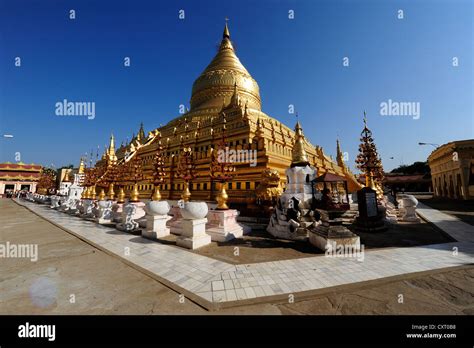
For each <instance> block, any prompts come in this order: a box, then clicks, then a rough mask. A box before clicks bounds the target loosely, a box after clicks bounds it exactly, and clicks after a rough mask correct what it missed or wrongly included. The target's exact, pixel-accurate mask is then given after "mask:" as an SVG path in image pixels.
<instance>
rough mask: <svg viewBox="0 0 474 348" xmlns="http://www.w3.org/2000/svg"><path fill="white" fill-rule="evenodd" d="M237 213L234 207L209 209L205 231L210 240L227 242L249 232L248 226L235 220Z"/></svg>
mask: <svg viewBox="0 0 474 348" xmlns="http://www.w3.org/2000/svg"><path fill="white" fill-rule="evenodd" d="M239 214H240V213H239V211H238V210H236V209H228V210H209V213H208V214H207V219H208V222H207V224H206V233H207V234H208V235H210V236H211V239H212V241H214V242H227V241H229V240H232V239H234V238H241V237H242V236H243V235H244V234H247V233H249V232H250V231H251V228H250V227H248V226H246V225H243V224H240V223H238V222H237V216H239Z"/></svg>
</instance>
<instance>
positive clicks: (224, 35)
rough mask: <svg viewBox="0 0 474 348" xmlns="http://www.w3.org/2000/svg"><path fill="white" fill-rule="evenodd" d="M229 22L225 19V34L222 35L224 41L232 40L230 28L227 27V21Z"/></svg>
mask: <svg viewBox="0 0 474 348" xmlns="http://www.w3.org/2000/svg"><path fill="white" fill-rule="evenodd" d="M228 20H229V19H228V18H226V19H225V27H224V34H223V35H222V38H223V39H225V38H227V39H230V32H229V27H228V26H227V21H228Z"/></svg>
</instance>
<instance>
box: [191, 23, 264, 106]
mask: <svg viewBox="0 0 474 348" xmlns="http://www.w3.org/2000/svg"><path fill="white" fill-rule="evenodd" d="M235 85H236V86H237V92H238V94H239V96H240V99H241V100H242V101H243V102H244V104H245V102H248V107H249V108H252V109H256V110H261V100H260V92H259V87H258V84H257V82H256V81H255V80H254V79H253V78H252V76H251V75H250V74H249V72H248V71H247V69H245V67H244V66H243V65H242V63H241V62H240V60H239V58H238V57H237V55H236V54H235V50H234V47H233V46H232V42H231V41H230V34H229V28H228V27H227V23H226V25H225V28H224V34H223V38H222V42H221V44H220V47H219V51H218V52H217V54H216V56H215V57H214V59H213V60H212V61H211V63H210V64H209V65H208V66H207V68H206V69H205V70H204V71H203V72H202V74H201V75H200V76H199V77H198V78H197V79H196V81H194V84H193V89H192V96H191V111H194V110H199V109H211V108H220V107H222V105H223V104H224V103H228V102H229V100H230V99H231V97H232V95H233V94H234V87H235Z"/></svg>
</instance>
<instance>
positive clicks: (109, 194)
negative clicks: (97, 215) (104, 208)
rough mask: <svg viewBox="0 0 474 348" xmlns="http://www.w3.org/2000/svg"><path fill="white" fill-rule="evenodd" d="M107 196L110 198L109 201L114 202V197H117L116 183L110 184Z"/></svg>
mask: <svg viewBox="0 0 474 348" xmlns="http://www.w3.org/2000/svg"><path fill="white" fill-rule="evenodd" d="M107 196H108V197H109V200H111V201H113V200H114V197H115V192H114V183H110V185H109V191H108V192H107Z"/></svg>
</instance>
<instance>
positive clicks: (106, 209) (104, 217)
mask: <svg viewBox="0 0 474 348" xmlns="http://www.w3.org/2000/svg"><path fill="white" fill-rule="evenodd" d="M112 205H113V202H112V201H105V200H103V201H99V202H98V203H97V209H96V222H97V223H99V224H110V223H112V218H113V212H112Z"/></svg>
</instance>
